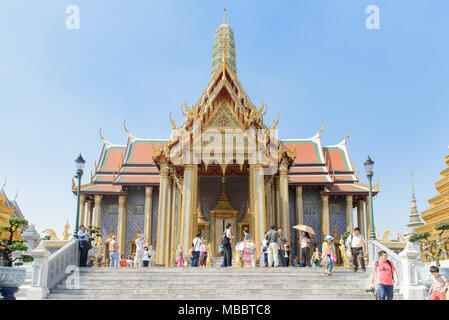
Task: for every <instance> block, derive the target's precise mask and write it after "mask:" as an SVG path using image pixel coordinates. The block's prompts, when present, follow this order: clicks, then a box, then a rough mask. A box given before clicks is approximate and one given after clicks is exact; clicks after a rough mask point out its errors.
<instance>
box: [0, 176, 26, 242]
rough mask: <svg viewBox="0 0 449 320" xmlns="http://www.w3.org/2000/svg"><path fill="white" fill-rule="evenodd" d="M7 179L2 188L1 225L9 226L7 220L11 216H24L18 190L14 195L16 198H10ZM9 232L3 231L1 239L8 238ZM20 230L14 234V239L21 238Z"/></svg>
mask: <svg viewBox="0 0 449 320" xmlns="http://www.w3.org/2000/svg"><path fill="white" fill-rule="evenodd" d="M5 185H6V181H5V183H4V184H3V187H2V188H1V189H0V226H8V223H7V220H8V219H9V218H11V217H17V218H24V216H23V214H22V211H21V210H20V207H19V204H18V203H17V197H18V195H19V194H18V192H17V193H16V196H15V197H14V200H11V199H8V197H7V196H6V193H5ZM8 237H9V232H5V231H3V232H2V235H1V236H0V239H1V240H7V239H8ZM20 238H21V237H20V232H17V233H16V234H15V236H14V240H20Z"/></svg>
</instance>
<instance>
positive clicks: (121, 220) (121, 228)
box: [117, 196, 127, 257]
mask: <svg viewBox="0 0 449 320" xmlns="http://www.w3.org/2000/svg"><path fill="white" fill-rule="evenodd" d="M126 216H127V210H126V196H119V197H118V221H117V242H118V245H119V252H120V257H121V256H122V255H126V220H127V219H126V218H127V217H126Z"/></svg>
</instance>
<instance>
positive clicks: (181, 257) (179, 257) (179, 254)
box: [175, 244, 185, 268]
mask: <svg viewBox="0 0 449 320" xmlns="http://www.w3.org/2000/svg"><path fill="white" fill-rule="evenodd" d="M175 257H176V262H177V263H178V268H182V266H183V263H184V261H185V253H184V246H183V245H182V244H179V245H178V249H177V250H176V253H175Z"/></svg>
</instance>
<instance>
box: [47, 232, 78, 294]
mask: <svg viewBox="0 0 449 320" xmlns="http://www.w3.org/2000/svg"><path fill="white" fill-rule="evenodd" d="M70 265H78V241H77V240H72V241H70V242H69V243H67V244H66V245H65V246H64V247H62V248H61V249H59V250H58V251H56V252H55V253H54V254H52V255H51V256H50V258H49V259H48V276H47V279H48V280H47V281H48V283H47V288H48V289H52V288H53V287H54V286H56V284H57V283H58V282H59V281H61V280H62V279H64V278H65V277H66V270H67V267H68V266H70Z"/></svg>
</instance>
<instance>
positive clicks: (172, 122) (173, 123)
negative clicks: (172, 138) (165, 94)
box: [168, 112, 178, 130]
mask: <svg viewBox="0 0 449 320" xmlns="http://www.w3.org/2000/svg"><path fill="white" fill-rule="evenodd" d="M168 116H169V118H170V122H171V125H172V127H173V130H176V129H178V128H177V127H176V124H175V122H174V121H173V119H172V117H171V112H170V113H169V114H168Z"/></svg>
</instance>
